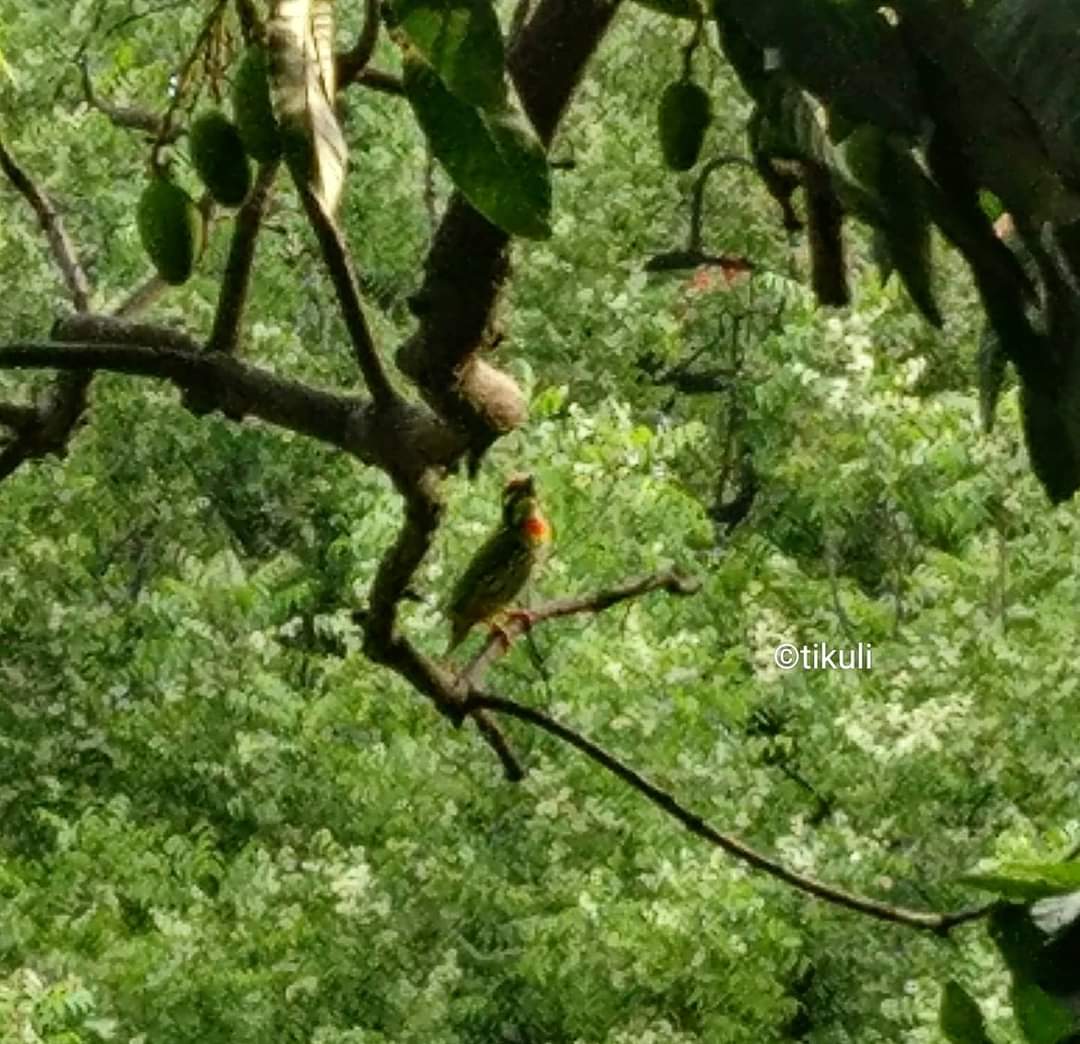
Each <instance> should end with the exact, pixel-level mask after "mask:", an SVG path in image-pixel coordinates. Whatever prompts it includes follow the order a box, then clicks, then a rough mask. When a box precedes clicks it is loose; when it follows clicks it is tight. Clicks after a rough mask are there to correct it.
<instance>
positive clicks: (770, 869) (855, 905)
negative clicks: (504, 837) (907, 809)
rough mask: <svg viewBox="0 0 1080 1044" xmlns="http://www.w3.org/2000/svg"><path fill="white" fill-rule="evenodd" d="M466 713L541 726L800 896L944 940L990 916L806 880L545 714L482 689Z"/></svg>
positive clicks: (980, 911)
mask: <svg viewBox="0 0 1080 1044" xmlns="http://www.w3.org/2000/svg"><path fill="white" fill-rule="evenodd" d="M465 709H466V710H467V711H468V712H470V713H472V712H474V711H476V710H490V711H495V712H497V713H500V714H509V715H510V716H512V717H514V718H517V719H519V720H520V721H527V722H529V723H531V724H533V725H536V726H538V727H539V728H541V729H543V730H544V731H545V732H549V733H550V734H551V735H553V736H556V737H558V738H559V739H561V740H562V741H563V742H564V743H568V744H570V745H571V746H572V747H574V748H576V749H577V750H580V751H581V752H582V753H583V754H585V755H586V756H588V757H590V758H592V760H593V761H595V762H597V763H598V764H600V765H602V766H603V767H604V768H606V769H607V770H608V771H609V772H611V773H613V774H614V775H616V776H618V777H619V779H621V780H623V781H624V782H625V783H628V784H629V785H630V786H631V787H633V788H634V789H635V790H637V791H638V792H639V793H641V794H644V795H645V797H647V798H648V799H649V800H650V801H651V802H652V803H653V804H654V805H657V806H658V807H659V808H661V809H663V811H664V812H666V813H667V814H668V815H669V816H671V817H672V818H674V819H676V820H678V822H680V823H681V824H682V825H683V826H684V827H686V829H687V830H689V831H690V832H691V833H692V834H694V835H696V836H697V837H700V838H702V839H703V840H705V841H708V842H709V843H710V844H712V845H715V846H716V847H717V848H721V849H723V850H724V851H725V852H727V853H728V854H729V855H732V856H734V857H735V858H736V859H738V860H740V861H741V862H744V863H747V864H748V865H750V866H752V867H754V868H755V869H758V870H763V871H764V872H765V873H767V874H769V876H770V877H775V878H776V879H777V880H779V881H783V882H784V883H785V884H788V885H791V886H792V887H793V888H796V889H798V890H799V891H800V892H805V893H806V894H807V895H813V896H815V897H816V898H818V899H824V900H825V901H826V902H829V903H832V904H834V905H835V906H842V907H844V908H846V909H848V910H854V911H855V912H857V913H861V914H865V915H866V916H868V917H873V918H876V919H877V920H879V921H889V922H891V923H893V924H900V925H904V926H905V927H908V928H917V929H921V930H923V931H929V932H934V933H935V934H938V935H947V934H948V933H949V932H950V931H951V930H952V929H953V928H955V927H957V926H958V925H961V924H966V923H968V922H970V921H975V920H978V919H979V918H981V917H984V916H986V913H987V911H988V909H989V907H987V906H980V907H975V908H972V909H968V910H959V911H955V912H952V913H933V912H930V911H924V910H912V909H909V908H907V907H903V906H893V905H891V904H890V903H885V902H881V901H880V900H878V899H872V898H870V897H868V896H863V895H857V894H855V893H854V892H849V891H846V890H845V889H842V888H837V887H835V886H833V885H829V884H825V883H824V882H822V881H818V880H816V879H814V878H812V877H808V876H807V875H805V874H800V873H798V872H796V871H795V870H792V869H790V868H789V867H786V866H784V865H783V864H782V863H780V862H778V861H777V860H775V859H772V858H770V857H769V856H767V855H765V854H764V853H762V852H759V851H757V850H756V849H754V848H751V847H750V846H749V845H748V844H746V843H745V842H743V841H740V840H739V839H738V838H736V837H733V836H732V835H730V834H724V833H721V832H720V831H719V830H717V829H715V828H714V827H712V826H710V825H709V824H708V823H706V822H705V820H704V819H702V818H701V817H700V816H698V815H696V814H695V813H693V812H691V811H690V810H689V809H687V808H686V807H684V806H683V805H682V804H680V803H679V802H678V801H677V800H676V799H675V798H674V797H673V796H672V795H671V794H669V793H668V792H667V791H665V790H661V789H660V788H659V787H657V786H656V785H655V784H653V783H650V782H649V781H648V780H647V779H646V778H645V777H644V776H642V775H641V774H640V773H639V772H636V771H635V770H634V769H632V768H630V766H628V765H627V764H625V763H624V762H622V761H620V760H619V759H618V758H616V757H615V756H614V755H613V754H611V753H609V752H608V751H606V750H604V749H603V748H602V747H600V746H599V745H597V744H596V743H593V742H592V741H591V740H589V739H586V738H585V737H584V736H582V735H581V734H580V733H578V732H575V731H574V730H573V729H570V728H568V727H567V726H565V725H563V724H561V723H560V722H558V721H556V720H555V719H554V718H552V717H550V716H549V715H547V714H545V713H544V712H543V711H539V710H535V709H534V708H532V707H526V706H524V705H522V704H520V703H516V702H514V701H513V700H508V699H504V698H503V697H501V696H496V695H493V694H490V693H487V692H484V691H482V690H480V689H477V688H471V689H470V691H469V695H468V697H467V699H466V701H465Z"/></svg>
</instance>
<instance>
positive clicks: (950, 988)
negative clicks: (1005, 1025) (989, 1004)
mask: <svg viewBox="0 0 1080 1044" xmlns="http://www.w3.org/2000/svg"><path fill="white" fill-rule="evenodd" d="M938 1026H939V1027H940V1028H941V1032H942V1033H943V1034H944V1035H945V1037H946V1039H947V1040H948V1041H949V1044H990V1038H989V1037H988V1036H987V1035H986V1022H985V1020H984V1019H983V1014H982V1012H981V1011H980V1010H979V1006H978V1005H977V1004H976V1003H975V1001H974V1000H972V999H971V997H970V996H969V994H968V993H967V991H966V990H965V989H964V988H963V987H962V986H960V985H959V983H957V982H955V981H953V980H951V979H950V980H949V981H948V982H947V983H945V986H944V988H943V989H942V991H941V1007H940V1008H939V1009H938Z"/></svg>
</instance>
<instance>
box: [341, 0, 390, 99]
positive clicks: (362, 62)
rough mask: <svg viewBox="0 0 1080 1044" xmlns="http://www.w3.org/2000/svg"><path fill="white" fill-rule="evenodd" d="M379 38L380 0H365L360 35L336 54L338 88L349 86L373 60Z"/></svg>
mask: <svg viewBox="0 0 1080 1044" xmlns="http://www.w3.org/2000/svg"><path fill="white" fill-rule="evenodd" d="M378 39H379V0H365V4H364V27H363V28H362V29H361V30H360V35H359V36H358V37H357V39H356V43H355V44H353V46H352V47H351V48H349V50H347V51H344V52H342V53H341V54H337V55H335V56H334V63H335V65H336V66H337V68H336V70H335V73H334V78H335V80H336V81H337V86H338V90H339V91H340V90H341V89H342V88H344V87H348V86H349V84H350V83H352V82H353V80H355V79H356V78H357V77H358V76H359V75H360V73H361V72H363V71H364V69H365V67H366V66H367V63H368V62H369V61H371V56H372V54H374V53H375V44H376V43H377V42H378Z"/></svg>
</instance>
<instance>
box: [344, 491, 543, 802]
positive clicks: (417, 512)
mask: <svg viewBox="0 0 1080 1044" xmlns="http://www.w3.org/2000/svg"><path fill="white" fill-rule="evenodd" d="M399 485H403V483H401V482H399ZM402 494H403V496H404V497H405V520H404V522H403V523H402V526H401V530H400V531H399V532H398V536H397V539H396V540H395V541H394V543H393V545H392V546H391V547H390V549H389V550H388V551H387V552H386V554H385V555H384V556H383V559H382V561H381V562H380V563H379V568H378V570H377V572H376V574H375V580H374V582H373V583H372V585H371V595H370V598H369V603H368V608H367V609H366V610H363V611H358V612H355V613H354V614H353V620H354V621H355V622H356V623H357V624H358V625H360V626H361V627H362V628H363V631H364V652H365V654H366V655H367V656H368V658H369V659H371V660H373V661H374V662H376V663H381V664H383V665H384V666H386V667H389V668H391V670H394V671H396V672H397V673H398V674H400V675H401V676H402V677H403V678H404V679H405V680H406V681H408V682H409V683H410V684H411V685H412V686H413V687H414V688H415V689H417V690H418V691H419V692H422V693H424V694H425V695H426V696H428V697H429V698H430V699H431V701H432V702H433V703H434V704H435V706H436V708H437V709H438V710H439V712H440V713H441V714H443V715H444V716H445V717H446V718H448V719H449V720H450V721H452V722H453V723H454V724H455V725H458V726H460V725H461V724H462V723H463V722H464V721H465V717H466V715H465V713H464V711H463V709H462V696H463V689H462V687H461V683H460V682H459V680H458V679H457V678H455V677H454V676H453V675H452V674H450V673H449V672H448V671H447V670H446V669H445V668H443V667H441V666H440V665H439V664H437V663H436V662H435V661H434V660H431V659H428V657H426V656H424V655H423V654H422V653H420V652H419V651H418V650H417V649H416V648H415V647H414V646H413V645H412V643H411V642H410V641H409V640H408V639H407V638H406V637H404V635H402V634H401V633H400V632H399V631H398V628H397V607H398V605H399V604H400V602H401V600H402V599H403V598H405V597H406V596H407V593H408V591H409V583H410V581H411V580H412V577H413V575H414V574H415V572H416V570H417V569H418V568H419V566H420V563H421V562H422V561H423V560H424V558H425V557H426V555H427V553H428V551H430V550H431V545H432V542H433V541H434V539H435V533H436V532H437V531H438V528H439V523H440V521H441V520H442V513H443V502H442V498H441V497H440V495H439V491H438V482H437V477H436V475H435V474H434V473H433V472H431V471H426V472H424V473H423V474H421V475H419V476H417V477H415V478H414V479H413V480H412V481H411V483H410V484H409V485H408V487H406V488H403V489H402ZM473 717H474V718H475V722H476V726H477V728H478V729H479V731H480V735H481V736H482V737H483V738H484V739H485V740H486V741H487V743H488V745H489V746H490V747H491V748H492V749H493V750H494V751H495V753H496V754H497V755H498V758H499V760H500V761H501V762H502V765H503V772H504V773H505V775H506V778H507V779H509V780H510V781H512V782H516V781H518V780H520V779H522V778H524V775H525V770H524V769H523V768H522V767H521V765H520V763H519V762H518V760H517V758H516V757H515V755H514V752H513V750H512V749H511V748H510V744H509V743H508V742H507V740H506V738H505V737H504V736H503V734H502V732H501V731H500V729H499V727H498V726H497V725H496V724H495V723H494V722H492V721H491V720H490V719H489V718H488V717H487V716H486V715H485V714H483V712H480V716H479V717H476V715H473Z"/></svg>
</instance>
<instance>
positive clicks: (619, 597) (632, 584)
mask: <svg viewBox="0 0 1080 1044" xmlns="http://www.w3.org/2000/svg"><path fill="white" fill-rule="evenodd" d="M700 587H701V584H700V582H699V581H698V580H696V579H694V578H693V577H688V576H684V575H683V574H681V573H679V572H678V571H677V570H674V569H665V570H663V571H662V572H659V573H651V574H649V575H648V576H642V577H637V578H636V579H634V580H628V581H627V582H626V583H623V584H620V585H619V586H618V587H611V588H606V589H605V590H602V591H595V592H593V593H592V594H588V595H582V596H579V597H577V598H561V599H558V600H556V601H552V602H548V603H547V604H546V605H542V606H540V607H538V608H536V609H530V610H528V611H527V612H522V613H521V614H520V615H514V616H511V617H510V619H509V620H507V621H506V623H505V624H503V625H501V626H500V629H499V631H497V632H495V633H493V634H492V635H490V636H489V638H488V640H487V642H486V644H485V645H484V647H483V648H482V649H481V650H480V652H479V653H477V655H476V657H475V658H474V659H473V661H472V662H471V663H470V664H469V665H468V667H466V668H465V670H464V672H463V673H462V678H463V679H465V680H466V681H467V682H469V683H470V684H476V683H477V682H478V681H479V680H480V679H481V678H482V677H483V675H484V673H485V672H486V671H487V670H488V668H489V667H491V665H492V664H493V663H495V661H496V660H498V659H499V658H500V657H502V656H504V655H505V654H506V652H507V650H508V649H509V647H510V643H511V642H513V640H514V639H515V638H517V637H518V636H519V635H521V634H524V633H525V632H526V631H529V630H531V629H532V628H533V627H535V626H536V625H537V624H539V623H544V622H545V621H547V620H555V619H558V618H559V617H562V616H575V615H577V614H579V613H594V614H595V613H601V612H603V611H604V610H605V609H610V608H611V607H612V606H613V605H618V604H619V603H620V602H625V601H627V600H628V599H631V598H640V597H641V596H642V595H645V594H649V593H650V592H651V591H667V592H668V593H669V594H675V595H684V596H685V595H692V594H696V593H697V591H698V590H699V589H700Z"/></svg>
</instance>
